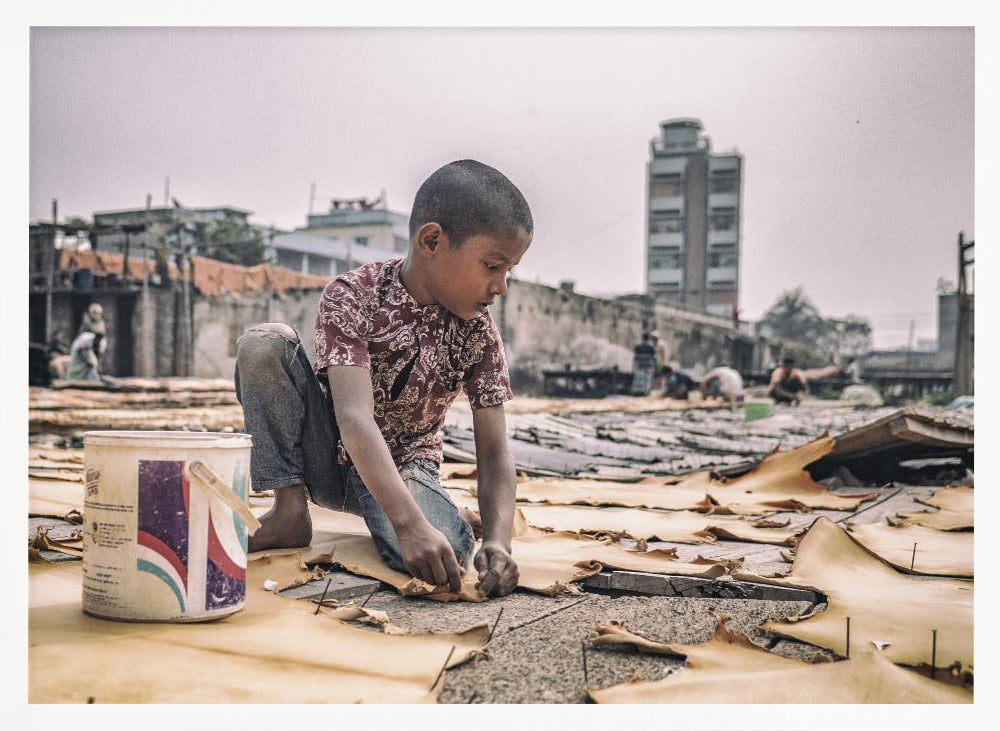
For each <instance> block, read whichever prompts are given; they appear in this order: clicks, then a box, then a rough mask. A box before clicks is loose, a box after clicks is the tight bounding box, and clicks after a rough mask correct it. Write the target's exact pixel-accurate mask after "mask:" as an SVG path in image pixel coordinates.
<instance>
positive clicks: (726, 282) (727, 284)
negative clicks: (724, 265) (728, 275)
mask: <svg viewBox="0 0 1000 731" xmlns="http://www.w3.org/2000/svg"><path fill="white" fill-rule="evenodd" d="M708 288H709V289H735V288H736V282H734V281H733V280H732V279H720V280H718V281H714V282H709V283H708Z"/></svg>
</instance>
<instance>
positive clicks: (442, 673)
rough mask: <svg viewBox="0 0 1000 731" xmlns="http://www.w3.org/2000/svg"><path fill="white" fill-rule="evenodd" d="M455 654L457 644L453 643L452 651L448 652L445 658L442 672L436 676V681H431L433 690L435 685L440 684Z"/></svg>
mask: <svg viewBox="0 0 1000 731" xmlns="http://www.w3.org/2000/svg"><path fill="white" fill-rule="evenodd" d="M454 654H455V646H454V645H452V646H451V652H449V653H448V657H446V658H445V659H444V665H442V666H441V672H439V673H438V674H437V677H436V678H434V682H433V683H431V690H434V686H435V685H437V684H438V681H439V680H441V676H442V675H444V671H445V669H446V668H447V667H448V663H449V662H451V656H452V655H454Z"/></svg>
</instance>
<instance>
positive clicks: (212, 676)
mask: <svg viewBox="0 0 1000 731" xmlns="http://www.w3.org/2000/svg"><path fill="white" fill-rule="evenodd" d="M283 558H284V559H285V560H287V561H288V562H290V563H291V564H293V565H294V566H295V567H298V566H299V564H300V563H301V559H300V557H299V556H298V555H294V554H293V555H291V556H287V557H283ZM275 560H278V561H280V560H281V559H277V558H276V559H275ZM285 569H287V566H286V567H283V568H282V572H283V573H284V570H285ZM277 572H278V569H277V568H276V567H275V565H274V563H273V562H269V563H261V562H257V561H251V562H250V563H249V566H248V581H247V603H246V608H245V609H244V610H243V611H240V612H237V613H236V614H234V615H232V616H230V617H226V618H224V619H220V620H216V621H213V622H207V623H195V624H161V623H129V622H114V621H108V620H102V619H97V618H94V617H90V616H88V615H86V614H84V613H83V611H82V609H81V603H80V594H81V586H80V585H81V567H80V564H79V563H74V564H73V565H72V566H66V565H59V566H49V565H46V564H34V563H33V564H30V565H29V571H28V576H29V597H30V602H29V613H28V622H29V634H28V637H29V650H28V667H29V702H31V703H86V702H87V701H88V698H93V699H94V701H93V702H95V703H329V702H333V703H355V702H364V703H421V702H434V700H435V698H436V697H437V692H438V690H439V689H440V687H441V682H442V681H438V682H437V683H436V684H435V680H436V679H437V678H438V675H439V673H440V672H441V669H442V667H443V666H444V664H445V661H446V658H448V656H449V654H451V659H450V660H449V661H448V666H449V667H453V666H455V665H457V664H459V663H462V662H464V661H466V660H468V659H469V658H470V657H472V656H473V655H474V654H475V653H477V652H478V651H480V650H481V649H482V648H483V647H484V646H485V644H486V640H487V638H488V636H489V628H488V627H487V626H485V625H481V626H477V627H474V628H472V629H470V630H468V631H466V632H463V633H458V634H442V635H395V634H391V635H390V634H382V633H379V632H373V631H371V630H366V629H362V628H359V627H355V626H352V625H349V624H346V623H345V622H343V621H339V620H338V619H336V618H334V617H336V616H338V615H339V616H343V615H342V614H340V613H339V611H338V610H336V609H335V610H328V609H322V610H321V612H320V614H319V615H316V614H315V613H314V612H315V605H314V604H312V603H310V602H304V601H297V600H294V599H286V598H283V597H280V596H277V595H275V594H273V593H271V592H269V591H265V590H264V589H263V588H261V587H262V586H263V584H264V581H265V580H266V579H267V578H268V576H269V575H270V574H275V573H277ZM330 614H333V615H334V617H331V616H329V615H330ZM453 647H454V648H455V649H454V651H453V652H452V648H453ZM442 677H443V676H442ZM432 686H434V687H432Z"/></svg>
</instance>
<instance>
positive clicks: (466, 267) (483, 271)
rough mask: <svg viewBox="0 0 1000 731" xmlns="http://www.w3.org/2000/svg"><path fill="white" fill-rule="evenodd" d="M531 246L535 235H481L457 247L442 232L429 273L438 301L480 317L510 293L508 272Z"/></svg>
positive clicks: (520, 231)
mask: <svg viewBox="0 0 1000 731" xmlns="http://www.w3.org/2000/svg"><path fill="white" fill-rule="evenodd" d="M530 245H531V234H529V233H527V232H526V231H524V230H523V229H518V232H517V234H516V235H515V236H504V235H498V234H477V235H475V236H470V237H469V238H467V239H466V240H465V241H463V242H462V244H461V245H460V246H459V247H457V248H455V247H453V246H452V245H451V243H450V242H449V241H448V238H447V236H446V235H445V234H444V232H443V231H442V232H441V234H440V238H439V242H438V247H437V249H438V250H437V252H436V254H437V255H436V256H434V257H433V259H432V263H431V267H430V271H429V272H428V274H429V276H428V281H427V285H428V289H429V290H430V292H431V294H432V296H433V297H434V299H435V301H436V302H437V303H438V304H439V305H441V306H442V307H444V308H445V309H447V310H449V311H450V312H452V313H454V314H455V315H457V316H458V317H461V318H462V319H463V320H471V319H473V318H475V317H478V316H479V315H480V314H482V313H483V312H485V311H486V309H487V308H488V307H489V306H490V305H491V304H493V300H494V299H495V298H496V297H497V296H498V295H504V294H506V293H507V275H508V274H509V273H510V271H511V269H513V268H514V267H515V266H516V265H517V263H518V262H519V261H521V257H522V256H524V252H525V251H527V250H528V247H529V246H530Z"/></svg>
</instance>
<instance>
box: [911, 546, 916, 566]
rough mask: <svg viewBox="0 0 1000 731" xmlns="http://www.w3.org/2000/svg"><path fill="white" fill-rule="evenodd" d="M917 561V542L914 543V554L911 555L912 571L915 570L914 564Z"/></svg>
mask: <svg viewBox="0 0 1000 731" xmlns="http://www.w3.org/2000/svg"><path fill="white" fill-rule="evenodd" d="M916 561H917V544H916V543H914V544H913V556H911V557H910V571H913V564H915V563H916Z"/></svg>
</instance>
